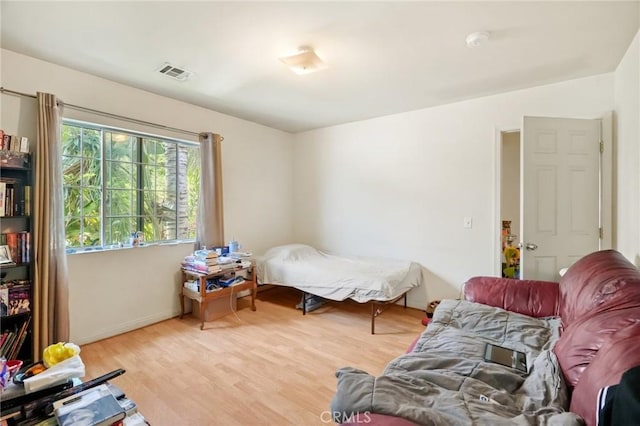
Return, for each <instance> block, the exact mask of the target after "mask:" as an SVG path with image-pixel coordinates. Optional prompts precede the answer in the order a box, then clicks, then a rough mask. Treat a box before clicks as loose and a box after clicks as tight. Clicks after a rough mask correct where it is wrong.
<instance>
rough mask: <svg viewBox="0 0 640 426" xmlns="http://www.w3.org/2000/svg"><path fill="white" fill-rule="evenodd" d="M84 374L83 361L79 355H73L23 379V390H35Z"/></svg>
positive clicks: (26, 391)
mask: <svg viewBox="0 0 640 426" xmlns="http://www.w3.org/2000/svg"><path fill="white" fill-rule="evenodd" d="M84 374H85V368H84V363H83V362H82V359H81V358H80V355H74V356H72V357H71V358H67V359H65V360H64V361H61V362H59V363H57V364H56V365H54V366H52V367H51V368H47V369H46V370H44V371H43V372H42V373H39V374H36V375H35V376H33V377H29V378H28V379H25V380H24V391H25V393H30V392H35V391H37V390H40V389H44V388H48V387H51V386H55V385H59V384H62V383H64V382H66V381H67V380H69V379H73V378H75V377H82V376H84Z"/></svg>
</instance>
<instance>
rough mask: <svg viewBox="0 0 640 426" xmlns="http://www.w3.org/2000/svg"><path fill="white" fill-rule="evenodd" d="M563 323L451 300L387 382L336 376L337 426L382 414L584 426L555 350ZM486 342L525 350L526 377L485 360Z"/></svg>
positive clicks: (390, 368)
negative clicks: (571, 404)
mask: <svg viewBox="0 0 640 426" xmlns="http://www.w3.org/2000/svg"><path fill="white" fill-rule="evenodd" d="M558 328H559V320H557V319H554V318H549V319H536V318H531V317H528V316H525V315H519V314H516V313H512V312H508V311H505V310H503V309H499V308H492V307H489V306H486V305H481V304H477V303H471V302H466V301H461V300H444V301H442V303H441V304H440V305H439V306H438V308H437V309H436V311H435V313H434V317H433V321H432V322H431V324H429V326H428V327H427V329H426V330H425V331H424V333H423V334H422V335H421V336H420V339H419V340H418V343H417V345H416V347H415V349H414V351H413V352H411V353H408V354H405V355H402V356H400V357H398V358H396V359H395V360H393V361H391V362H390V363H389V364H388V365H387V367H386V368H385V370H384V372H383V373H382V375H381V376H380V377H374V376H371V375H369V374H368V373H366V372H364V371H361V370H357V369H355V368H351V367H345V368H341V369H340V370H338V371H337V373H336V376H337V377H338V388H337V392H336V395H335V396H334V398H333V400H332V402H331V410H332V412H333V413H334V415H335V419H336V421H340V420H342V419H346V418H348V417H349V416H350V415H354V414H356V413H381V414H388V415H393V416H398V417H403V418H405V419H408V420H411V421H414V422H416V423H419V424H425V425H446V424H452V425H466V424H469V425H470V424H491V425H496V424H522V425H531V424H533V425H560V424H563V425H564V424H567V425H573V424H582V419H580V417H578V416H577V415H575V414H573V413H569V412H566V409H567V407H568V403H569V399H568V395H567V389H566V386H565V383H564V380H563V377H562V372H561V371H560V368H559V366H558V361H557V359H556V357H555V355H554V353H553V352H552V351H551V348H552V347H553V345H554V343H555V341H556V340H557V338H558ZM486 343H493V344H496V345H499V346H505V347H508V348H511V349H516V350H518V351H521V352H524V353H525V354H526V355H527V366H528V371H527V372H526V373H524V372H520V371H518V370H515V369H512V368H510V367H505V366H502V365H500V364H495V363H492V362H486V361H484V359H483V355H484V349H485V346H486Z"/></svg>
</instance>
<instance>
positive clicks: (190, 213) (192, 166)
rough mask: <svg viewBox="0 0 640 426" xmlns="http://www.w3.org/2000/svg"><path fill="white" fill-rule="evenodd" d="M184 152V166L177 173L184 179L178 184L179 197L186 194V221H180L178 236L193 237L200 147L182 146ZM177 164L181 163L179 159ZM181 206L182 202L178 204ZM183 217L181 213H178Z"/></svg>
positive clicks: (198, 183)
mask: <svg viewBox="0 0 640 426" xmlns="http://www.w3.org/2000/svg"><path fill="white" fill-rule="evenodd" d="M184 152H185V154H186V157H187V158H186V163H187V164H186V167H180V168H179V169H178V170H179V171H178V173H179V175H181V176H183V178H179V180H178V182H181V180H180V179H186V184H185V186H184V187H181V186H180V184H179V186H178V194H179V196H178V197H179V199H182V197H184V196H186V203H185V204H186V205H185V208H186V223H185V222H182V221H181V222H180V226H179V229H180V234H179V237H178V238H184V239H186V238H195V237H196V221H197V212H198V199H199V197H200V149H199V148H197V147H184ZM178 164H182V162H181V161H180V159H179V160H178ZM179 205H180V206H182V204H179ZM179 216H180V217H184V216H183V215H179ZM182 220H184V219H182Z"/></svg>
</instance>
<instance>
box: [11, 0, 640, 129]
mask: <svg viewBox="0 0 640 426" xmlns="http://www.w3.org/2000/svg"><path fill="white" fill-rule="evenodd" d="M1 8H2V9H1V23H2V33H1V36H2V47H3V48H5V49H9V50H12V51H15V52H19V53H24V54H26V55H29V56H33V57H36V58H40V59H44V60H46V61H50V62H54V63H57V64H60V65H64V66H67V67H70V68H74V69H78V70H81V71H85V72H88V73H91V74H95V75H98V76H101V77H104V78H107V79H110V80H114V81H117V82H120V83H124V84H127V85H130V86H134V87H138V88H141V89H145V90H148V91H150V92H154V93H158V94H161V95H164V96H168V97H171V98H175V99H180V100H183V101H186V102H190V103H193V104H196V105H201V106H203V107H206V108H210V109H213V110H216V111H219V112H223V113H227V114H230V115H233V116H236V117H240V118H244V119H247V120H251V121H254V122H257V123H262V124H264V125H267V126H270V127H274V128H277V129H282V130H285V131H289V132H300V131H304V130H309V129H314V128H319V127H325V126H330V125H335V124H340V123H346V122H350V121H356V120H362V119H367V118H372V117H378V116H383V115H388V114H394V113H399V112H405V111H410V110H415V109H420V108H425V107H429V106H434V105H440V104H445V103H450V102H455V101H459V100H463V99H469V98H474V97H478V96H483V95H490V94H495V93H500V92H505V91H509V90H514V89H520V88H526V87H532V86H537V85H541V84H547V83H552V82H557V81H562V80H568V79H573V78H579V77H585V76H589V75H594V74H600V73H605V72H610V71H613V70H615V68H616V66H617V64H618V63H619V61H620V59H621V58H622V56H623V55H624V53H625V51H626V50H627V48H628V46H629V44H630V43H631V40H632V39H633V37H634V35H635V34H636V32H637V30H638V25H639V21H640V9H639V2H638V1H624V2H617V1H604V2H593V1H569V2H559V1H552V2H538V1H536V2H505V1H501V2H483V1H472V2H457V1H455V2H402V3H400V2H392V1H390V2H291V1H289V2H241V1H232V2H212V1H209V2H206V1H204V2H203V1H200V2H167V1H155V2H151V1H128V2H112V1H103V2H84V1H82V2H77V1H75V2H58V1H46V2H28V1H20V2H12V1H5V0H2V3H1ZM479 30H486V31H489V32H490V33H491V40H490V42H489V43H488V44H487V45H485V46H483V47H481V48H478V49H469V48H467V47H466V45H465V37H466V36H467V35H468V34H469V33H471V32H474V31H479ZM301 45H309V46H312V47H314V48H315V49H316V51H317V52H318V54H319V55H320V56H321V57H322V58H323V59H325V61H326V62H327V63H328V66H329V67H328V69H326V70H323V71H320V72H318V73H315V74H308V75H302V76H299V75H296V74H294V73H292V72H291V71H290V70H289V69H287V68H286V67H285V65H284V64H282V63H281V62H280V61H279V60H278V57H279V56H283V55H286V54H290V53H293V52H295V51H296V49H297V47H298V46H301ZM164 62H170V63H172V64H173V65H176V66H179V67H184V68H186V69H187V70H189V71H193V72H194V73H195V77H193V78H192V79H190V80H189V81H186V82H178V81H175V80H172V79H170V78H168V77H166V76H164V75H161V74H159V73H157V72H156V70H157V69H158V67H159V66H160V65H161V64H162V63H164ZM9 89H11V88H9Z"/></svg>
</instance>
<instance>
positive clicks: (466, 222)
mask: <svg viewBox="0 0 640 426" xmlns="http://www.w3.org/2000/svg"><path fill="white" fill-rule="evenodd" d="M462 226H464V227H465V228H467V229H471V228H473V219H472V218H470V217H465V218H464V222H463V225H462Z"/></svg>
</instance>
